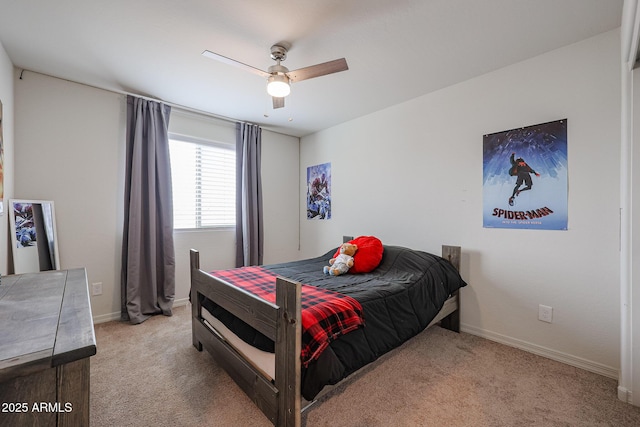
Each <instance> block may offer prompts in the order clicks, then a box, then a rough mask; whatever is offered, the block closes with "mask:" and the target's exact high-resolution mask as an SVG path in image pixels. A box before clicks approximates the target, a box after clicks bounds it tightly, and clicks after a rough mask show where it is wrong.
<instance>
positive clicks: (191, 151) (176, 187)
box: [169, 134, 236, 229]
mask: <svg viewBox="0 0 640 427" xmlns="http://www.w3.org/2000/svg"><path fill="white" fill-rule="evenodd" d="M169 153H170V156H171V177H172V180H173V183H172V184H173V228H174V229H189V228H214V227H234V226H235V223H236V153H235V147H234V146H233V145H230V144H223V143H216V142H212V141H204V140H200V139H195V138H189V137H184V136H181V135H180V136H178V135H174V134H170V135H169Z"/></svg>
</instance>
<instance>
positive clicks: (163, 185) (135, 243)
mask: <svg viewBox="0 0 640 427" xmlns="http://www.w3.org/2000/svg"><path fill="white" fill-rule="evenodd" d="M170 112H171V107H169V106H167V105H164V104H161V103H157V102H153V101H149V100H144V99H140V98H135V97H132V96H127V153H126V157H127V159H126V162H127V164H126V176H125V200H124V208H125V212H124V233H123V239H122V240H123V241H122V293H121V295H122V310H121V313H122V320H129V321H131V323H134V324H137V323H141V322H144V321H145V320H146V319H148V318H149V317H150V316H152V315H154V314H164V315H166V316H170V315H171V314H172V312H171V309H172V306H173V300H174V295H175V254H174V247H173V203H172V194H171V165H170V162H169V137H168V126H169V114H170Z"/></svg>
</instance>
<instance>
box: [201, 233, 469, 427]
mask: <svg viewBox="0 0 640 427" xmlns="http://www.w3.org/2000/svg"><path fill="white" fill-rule="evenodd" d="M460 252H461V248H460V247H459V246H445V245H443V246H442V257H443V258H445V259H447V260H449V262H451V264H453V266H454V267H455V268H456V269H458V270H459V267H460ZM190 257H191V260H190V261H191V303H192V338H193V345H194V347H195V348H196V349H197V350H198V351H202V349H203V347H204V348H206V349H207V351H208V352H209V353H210V354H211V356H212V357H213V358H214V359H215V360H216V362H218V363H219V364H220V366H222V368H223V369H225V370H226V371H227V372H228V373H229V375H230V376H231V377H232V378H233V379H234V380H235V382H236V383H237V384H238V385H239V386H240V388H242V390H243V391H244V392H245V393H246V394H247V395H248V396H249V397H250V398H251V400H253V402H254V403H255V404H256V405H257V406H258V408H260V410H261V411H262V412H263V413H264V414H265V415H266V416H267V418H268V419H269V420H270V421H271V422H272V423H273V424H274V425H276V426H286V427H293V426H295V427H298V426H300V424H301V411H302V402H303V398H302V397H301V395H300V369H301V363H300V347H301V337H302V331H301V325H302V321H301V315H300V290H301V284H300V283H298V282H294V281H291V280H288V279H286V278H283V277H278V278H277V279H276V303H275V304H272V303H269V302H267V301H265V300H263V299H261V298H258V297H256V296H255V295H253V294H251V293H249V292H246V291H244V290H242V289H240V288H237V287H235V286H232V285H230V284H228V283H227V282H225V281H223V280H220V279H217V278H215V277H213V276H212V275H210V274H209V273H207V272H205V271H202V270H201V269H200V258H199V253H198V251H196V250H194V249H191V253H190ZM201 296H204V297H207V298H209V299H210V300H212V301H214V302H215V303H216V304H218V305H219V306H221V307H222V308H224V309H226V310H227V311H229V312H231V313H232V314H234V315H235V316H237V317H238V318H240V319H242V320H243V321H244V322H246V323H247V324H249V325H250V326H252V327H253V328H255V329H256V330H258V331H259V332H261V333H263V334H264V335H266V336H267V337H268V338H270V339H272V340H273V341H274V342H275V380H274V382H272V381H271V380H270V379H269V378H268V377H266V376H265V375H264V374H263V373H262V371H261V370H259V369H258V368H257V367H255V366H254V365H253V364H252V363H251V362H250V361H247V360H246V359H245V358H244V357H243V356H242V354H241V353H239V352H238V351H237V350H236V349H235V348H234V347H232V346H231V345H230V344H229V343H228V342H227V341H226V340H225V339H224V338H223V337H222V335H221V334H220V333H217V331H216V332H214V331H212V328H211V327H210V326H207V325H205V323H204V321H203V319H202V306H201V305H200V302H201ZM459 310H460V299H459V296H458V291H456V292H455V293H454V294H453V295H452V296H451V297H450V298H449V299H448V300H447V302H446V303H445V305H444V307H443V309H442V310H441V311H440V312H439V313H438V315H437V316H436V318H435V319H434V320H433V321H432V322H431V323H430V324H429V325H428V326H427V328H428V327H429V326H431V325H433V324H435V323H437V322H440V326H442V327H444V328H446V329H450V330H453V331H456V332H459V330H460V315H459V313H460V311H459ZM274 383H275V384H274ZM326 388H327V387H325V389H326ZM321 394H324V393H321Z"/></svg>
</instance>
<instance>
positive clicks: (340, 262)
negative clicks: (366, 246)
mask: <svg viewBox="0 0 640 427" xmlns="http://www.w3.org/2000/svg"><path fill="white" fill-rule="evenodd" d="M357 250H358V246H357V245H354V244H351V243H343V244H342V246H340V254H339V255H338V256H337V257H335V258H331V259H330V260H329V265H327V266H325V267H324V268H323V269H322V271H323V272H324V274H328V275H332V276H339V275H341V274H344V273H346V272H347V271H349V269H350V268H351V267H353V256H354V255H355V254H356V251H357Z"/></svg>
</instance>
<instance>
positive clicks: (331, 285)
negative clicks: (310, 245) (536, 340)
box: [203, 246, 466, 400]
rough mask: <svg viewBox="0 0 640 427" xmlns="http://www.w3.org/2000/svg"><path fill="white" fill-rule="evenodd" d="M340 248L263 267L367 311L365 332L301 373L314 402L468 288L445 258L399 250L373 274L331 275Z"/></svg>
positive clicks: (392, 249) (261, 342) (236, 324)
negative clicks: (344, 297) (324, 269)
mask: <svg viewBox="0 0 640 427" xmlns="http://www.w3.org/2000/svg"><path fill="white" fill-rule="evenodd" d="M335 251H336V249H335V248H334V249H332V250H331V251H329V252H327V253H326V254H325V255H322V256H320V257H317V258H312V259H308V260H302V261H293V262H287V263H283V264H273V265H268V266H265V268H267V269H269V270H271V271H273V272H275V273H277V274H279V275H281V276H284V277H288V278H290V279H293V280H296V281H298V282H300V283H305V284H308V285H313V286H318V287H322V288H325V289H329V290H332V291H335V292H340V293H342V294H345V295H349V296H351V297H353V298H355V299H356V300H357V301H358V302H360V304H361V305H362V308H363V313H364V320H365V327H363V328H360V329H358V330H356V331H353V332H350V333H349V334H347V335H344V336H342V337H340V339H337V340H335V341H333V342H332V343H331V344H330V346H329V347H328V348H327V349H326V350H325V351H324V352H323V353H322V354H321V355H320V357H319V359H318V360H316V361H314V362H312V363H311V364H310V365H309V366H308V367H307V368H305V369H303V371H302V384H301V390H302V395H303V397H304V398H305V399H307V400H312V399H313V398H314V397H315V396H316V395H317V394H318V393H319V392H320V390H322V388H323V387H324V386H325V385H327V384H335V383H337V382H338V381H340V380H341V379H343V378H345V377H346V376H348V375H349V374H351V373H353V372H354V371H356V370H358V369H359V368H361V367H363V366H365V365H366V364H368V363H370V362H372V361H374V360H376V359H377V358H378V357H380V356H381V355H383V354H385V353H386V352H388V351H390V350H392V349H394V348H396V347H398V346H399V345H401V344H402V343H404V342H405V341H407V340H408V339H409V338H411V337H413V336H415V335H416V334H418V333H419V332H421V331H422V330H423V329H424V328H425V327H426V326H427V325H428V324H429V323H430V322H431V320H433V318H434V317H435V316H436V314H438V312H439V311H440V309H441V308H442V306H443V304H444V302H445V301H446V299H447V298H448V297H449V295H451V294H452V293H453V292H455V291H456V290H457V289H459V288H460V287H463V286H466V283H465V282H464V281H463V280H462V278H461V277H460V275H459V274H458V272H457V271H456V269H455V268H454V267H453V266H452V265H451V264H450V263H449V262H448V261H446V260H444V259H443V258H441V257H439V256H436V255H433V254H429V253H426V252H422V251H416V250H412V249H408V248H403V247H399V246H385V247H384V255H383V257H382V261H381V263H380V265H379V266H378V268H376V269H375V270H374V271H372V272H371V273H365V274H344V275H341V276H337V277H335V276H327V275H325V274H323V272H322V267H323V266H325V265H328V260H329V259H330V258H331V257H332V256H333V254H334V253H335ZM203 305H204V306H205V307H206V308H207V309H208V310H209V311H210V312H212V314H214V315H215V316H216V317H219V318H220V320H221V321H222V322H223V323H225V324H226V325H227V326H228V327H230V328H231V329H232V330H234V331H235V332H236V333H237V334H238V335H239V336H240V337H241V338H243V339H244V340H245V341H247V342H249V343H250V344H253V345H255V346H256V347H258V348H261V349H263V350H267V351H273V342H271V341H270V340H268V339H267V338H266V337H264V336H261V335H260V334H258V333H257V332H255V331H254V330H253V329H251V328H249V327H248V326H247V325H246V324H242V322H241V321H239V320H238V319H235V318H233V317H232V316H231V315H229V314H228V313H225V312H224V311H223V310H222V309H221V308H220V307H217V306H215V304H212V303H211V302H210V301H206V302H204V303H203Z"/></svg>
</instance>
